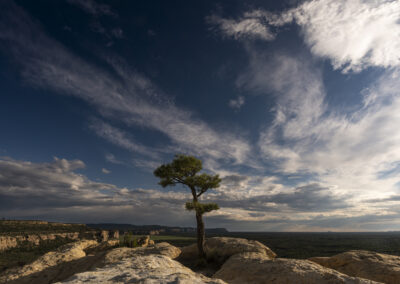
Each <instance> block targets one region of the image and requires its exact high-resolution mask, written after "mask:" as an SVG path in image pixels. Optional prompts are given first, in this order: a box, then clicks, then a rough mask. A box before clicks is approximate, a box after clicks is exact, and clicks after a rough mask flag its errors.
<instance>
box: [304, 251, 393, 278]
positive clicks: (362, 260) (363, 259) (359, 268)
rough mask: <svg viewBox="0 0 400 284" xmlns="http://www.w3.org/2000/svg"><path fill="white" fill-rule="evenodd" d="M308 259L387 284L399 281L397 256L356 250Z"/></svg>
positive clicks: (351, 274)
mask: <svg viewBox="0 0 400 284" xmlns="http://www.w3.org/2000/svg"><path fill="white" fill-rule="evenodd" d="M310 260H311V261H313V262H316V263H318V264H320V265H323V266H325V267H329V268H332V269H335V270H337V271H340V272H342V273H345V274H347V275H350V276H356V277H363V278H367V279H371V280H375V281H380V282H384V283H388V284H395V283H396V284H397V283H400V257H399V256H394V255H388V254H382V253H377V252H371V251H361V250H358V251H348V252H345V253H341V254H337V255H334V256H332V257H313V258H310Z"/></svg>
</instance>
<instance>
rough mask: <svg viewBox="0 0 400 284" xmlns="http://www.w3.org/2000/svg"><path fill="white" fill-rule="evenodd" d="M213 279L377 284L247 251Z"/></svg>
mask: <svg viewBox="0 0 400 284" xmlns="http://www.w3.org/2000/svg"><path fill="white" fill-rule="evenodd" d="M213 278H219V279H222V280H224V281H226V282H227V283H230V284H250V283H251V284H264V283H275V284H289V283H296V284H328V283H329V284H336V283H337V284H343V283H346V284H372V283H374V284H377V283H381V282H374V281H371V280H367V279H362V278H356V277H351V276H348V275H345V274H343V273H340V272H338V271H336V270H333V269H329V268H326V267H323V266H320V265H318V264H316V263H313V262H311V261H308V260H301V259H283V258H276V259H269V258H267V257H265V255H264V254H262V253H254V252H250V253H249V252H246V253H240V254H236V255H233V256H232V257H230V258H229V259H228V260H227V261H226V262H225V263H224V264H223V265H222V267H221V269H220V270H218V271H217V272H216V273H215V274H214V275H213Z"/></svg>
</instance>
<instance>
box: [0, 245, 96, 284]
mask: <svg viewBox="0 0 400 284" xmlns="http://www.w3.org/2000/svg"><path fill="white" fill-rule="evenodd" d="M96 245H98V243H97V242H96V241H94V240H82V241H78V242H74V243H69V244H66V245H63V246H61V247H60V248H58V249H57V250H56V251H51V252H48V253H46V254H44V255H42V256H41V257H39V258H38V259H37V260H35V261H34V262H32V263H29V264H27V265H24V266H23V267H15V268H11V269H9V270H7V271H5V272H4V273H3V274H2V276H1V277H0V283H6V282H8V281H11V280H16V279H18V278H21V277H25V276H28V275H30V274H33V273H37V272H40V271H43V270H45V269H47V268H49V267H53V266H57V265H59V264H61V263H64V262H69V261H72V260H76V259H80V258H83V257H85V256H86V253H85V251H84V250H85V249H87V248H89V247H93V246H96Z"/></svg>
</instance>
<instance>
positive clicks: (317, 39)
mask: <svg viewBox="0 0 400 284" xmlns="http://www.w3.org/2000/svg"><path fill="white" fill-rule="evenodd" d="M210 19H213V20H212V21H210V22H211V23H213V24H218V25H219V27H220V29H221V32H223V33H224V34H225V35H227V36H231V37H234V38H235V39H241V38H244V37H246V36H248V37H259V38H264V39H265V40H273V39H274V35H273V33H272V32H271V28H278V27H281V26H284V25H285V24H288V23H292V22H295V23H296V24H298V25H299V26H300V27H301V29H302V33H301V34H302V36H303V37H304V41H305V43H306V44H307V45H308V47H309V48H310V50H311V52H312V53H313V54H314V55H316V56H319V57H323V58H328V59H330V60H331V62H332V65H333V68H334V69H340V70H342V72H344V73H346V72H349V71H354V72H359V71H361V70H363V69H366V68H368V67H371V66H376V67H383V68H390V67H397V66H400V52H399V50H400V2H399V1H395V0H381V1H366V0H310V1H305V2H303V3H302V4H300V5H299V6H298V7H296V8H292V9H289V10H287V11H285V12H283V13H280V14H274V13H271V12H268V11H265V10H262V9H255V10H252V11H248V12H246V13H244V14H243V16H242V18H241V19H239V20H236V21H235V20H227V19H222V18H220V17H218V16H214V15H213V16H210ZM243 19H246V20H245V21H248V22H249V24H245V23H246V22H243V21H244V20H243ZM241 23H242V24H241ZM250 23H251V24H250Z"/></svg>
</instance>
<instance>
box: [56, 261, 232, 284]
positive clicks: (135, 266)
mask: <svg viewBox="0 0 400 284" xmlns="http://www.w3.org/2000/svg"><path fill="white" fill-rule="evenodd" d="M59 283H60V282H59ZM62 283H68V284H78V283H88V284H90V283H93V284H101V283H107V284H111V283H146V284H147V283H148V284H151V283H154V284H158V283H180V284H196V283H210V284H212V283H213V284H224V283H225V282H224V281H222V280H219V279H211V278H207V277H205V276H203V275H201V274H198V273H195V272H193V271H192V270H190V269H189V268H187V267H185V266H183V265H182V264H180V263H179V262H177V261H174V260H172V259H171V258H169V257H167V256H164V255H138V256H136V257H134V258H131V259H124V260H122V261H120V262H117V263H114V264H109V265H107V266H105V267H103V268H98V269H96V270H95V271H87V272H83V273H79V274H76V275H74V276H72V277H71V278H69V279H67V280H66V281H64V282H62Z"/></svg>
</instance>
